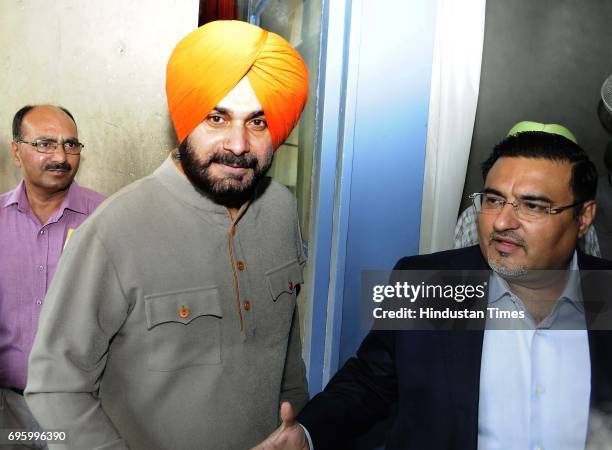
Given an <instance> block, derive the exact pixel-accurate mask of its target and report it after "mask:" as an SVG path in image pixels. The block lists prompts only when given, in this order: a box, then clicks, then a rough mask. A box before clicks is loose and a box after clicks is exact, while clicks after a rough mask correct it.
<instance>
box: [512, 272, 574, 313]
mask: <svg viewBox="0 0 612 450" xmlns="http://www.w3.org/2000/svg"><path fill="white" fill-rule="evenodd" d="M569 274H570V272H569V270H551V271H540V273H538V274H537V275H536V276H530V277H529V279H527V280H511V281H508V285H509V286H510V290H511V291H512V292H513V293H514V294H515V295H516V296H517V297H519V298H520V299H521V300H522V301H523V304H524V305H525V308H526V309H527V311H528V312H529V314H531V317H533V318H534V320H535V321H536V323H538V324H539V323H540V322H541V321H542V320H544V319H545V318H546V317H547V316H548V315H549V314H550V313H551V312H552V310H553V308H554V306H555V304H556V303H557V300H558V299H559V297H560V296H561V293H562V292H563V290H564V289H565V285H566V284H567V281H568V279H569Z"/></svg>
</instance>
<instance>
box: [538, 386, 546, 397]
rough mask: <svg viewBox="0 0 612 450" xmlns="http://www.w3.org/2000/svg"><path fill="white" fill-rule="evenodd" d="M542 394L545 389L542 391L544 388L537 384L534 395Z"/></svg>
mask: <svg viewBox="0 0 612 450" xmlns="http://www.w3.org/2000/svg"><path fill="white" fill-rule="evenodd" d="M544 392H546V389H544V386H542V385H541V384H538V385H537V386H536V393H537V394H538V395H542V394H543V393H544Z"/></svg>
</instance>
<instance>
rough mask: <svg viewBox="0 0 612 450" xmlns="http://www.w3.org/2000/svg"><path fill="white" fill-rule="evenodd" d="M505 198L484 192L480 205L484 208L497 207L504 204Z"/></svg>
mask: <svg viewBox="0 0 612 450" xmlns="http://www.w3.org/2000/svg"><path fill="white" fill-rule="evenodd" d="M505 203H506V200H504V199H503V198H501V197H498V196H496V195H491V194H485V195H484V198H483V200H482V206H483V207H484V208H499V207H502V206H504V204H505Z"/></svg>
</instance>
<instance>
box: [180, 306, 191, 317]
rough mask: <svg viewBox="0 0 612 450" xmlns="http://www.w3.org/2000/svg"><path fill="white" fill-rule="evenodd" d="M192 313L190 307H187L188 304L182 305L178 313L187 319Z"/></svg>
mask: <svg viewBox="0 0 612 450" xmlns="http://www.w3.org/2000/svg"><path fill="white" fill-rule="evenodd" d="M190 313H191V311H189V308H187V307H186V306H181V307H180V308H179V312H178V315H179V317H180V318H181V319H186V318H187V317H189V314H190Z"/></svg>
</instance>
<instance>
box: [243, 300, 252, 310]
mask: <svg viewBox="0 0 612 450" xmlns="http://www.w3.org/2000/svg"><path fill="white" fill-rule="evenodd" d="M243 307H244V310H245V311H249V310H250V309H251V302H250V301H248V300H245V301H244V304H243Z"/></svg>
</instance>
